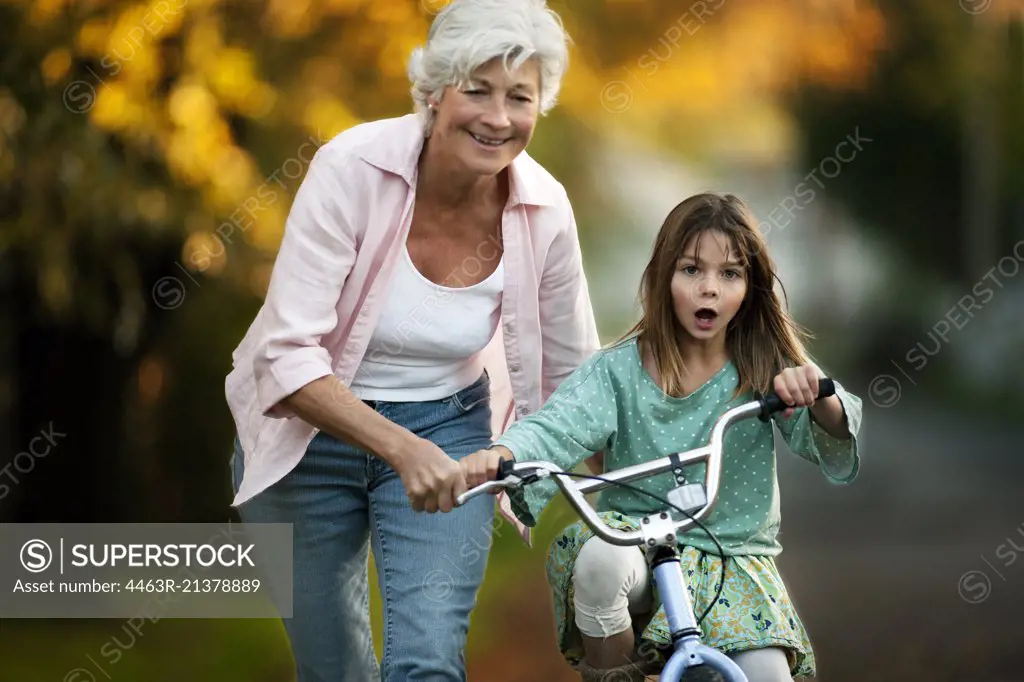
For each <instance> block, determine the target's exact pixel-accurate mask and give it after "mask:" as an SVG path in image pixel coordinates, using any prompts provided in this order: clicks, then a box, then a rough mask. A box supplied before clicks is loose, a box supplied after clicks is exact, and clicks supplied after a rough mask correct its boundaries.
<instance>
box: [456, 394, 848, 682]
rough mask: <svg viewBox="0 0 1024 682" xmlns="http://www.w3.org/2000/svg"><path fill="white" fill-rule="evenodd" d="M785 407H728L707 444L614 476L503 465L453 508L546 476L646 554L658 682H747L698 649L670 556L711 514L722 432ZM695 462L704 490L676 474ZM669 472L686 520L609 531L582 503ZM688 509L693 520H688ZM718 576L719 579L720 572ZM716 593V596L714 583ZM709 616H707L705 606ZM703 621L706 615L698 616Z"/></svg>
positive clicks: (776, 402) (763, 401) (758, 402)
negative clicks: (660, 617) (657, 637)
mask: <svg viewBox="0 0 1024 682" xmlns="http://www.w3.org/2000/svg"><path fill="white" fill-rule="evenodd" d="M834 394H835V384H834V382H833V381H832V380H831V379H828V378H825V379H820V380H819V381H818V399H821V398H827V397H829V396H831V395H834ZM787 407H789V406H788V405H786V404H785V403H783V402H782V399H781V398H779V396H778V395H777V394H774V393H772V394H770V395H768V396H763V397H755V399H754V400H752V401H750V402H748V403H745V404H743V405H739V406H738V407H734V408H732V409H731V410H729V411H727V412H726V413H725V414H723V415H722V416H721V417H719V418H718V420H717V421H716V422H715V425H714V427H713V428H712V431H711V442H710V443H709V444H708V445H705V446H703V447H700V448H695V449H693V450H689V451H687V452H682V453H675V454H672V455H668V456H667V457H662V458H661V459H657V460H653V461H651V462H644V463H642V464H635V465H633V466H630V467H626V468H624V469H618V470H616V471H613V472H609V473H607V474H605V475H603V476H583V475H580V474H574V473H569V472H566V471H563V470H562V469H561V468H559V467H558V466H556V465H554V464H551V463H550V462H543V461H532V462H511V461H508V460H505V461H503V462H502V466H501V468H500V470H499V471H498V474H497V477H496V479H495V480H493V481H487V482H486V483H483V484H481V485H479V486H476V487H475V488H471V489H470V490H467V491H466V492H464V493H463V494H462V495H459V496H458V498H457V499H456V504H457V505H460V506H461V505H463V504H465V503H466V502H468V501H469V500H471V499H473V498H474V497H477V496H478V495H483V494H485V493H489V492H491V491H493V490H497V489H501V488H516V487H522V486H525V485H529V484H531V483H536V482H537V481H541V480H545V479H548V478H552V477H553V478H554V481H555V483H556V484H557V485H558V487H559V488H560V489H561V490H562V492H563V493H564V494H565V496H566V497H567V498H568V500H569V502H570V503H571V504H572V506H573V507H574V508H575V509H576V511H577V513H578V514H579V515H580V516H581V517H582V518H583V520H584V521H585V522H586V524H587V525H588V526H589V527H590V529H591V530H593V532H594V534H596V535H597V536H598V537H600V538H602V539H604V540H605V541H606V542H609V543H611V544H613V545H618V546H622V547H633V546H642V547H644V548H645V550H646V554H647V560H648V563H649V564H650V566H651V568H652V571H653V574H654V583H655V585H656V589H657V591H658V593H659V594H660V596H661V599H662V603H663V605H664V608H665V616H666V618H667V620H668V624H669V629H670V631H671V637H672V649H673V652H672V655H671V656H670V657H669V659H668V661H666V663H665V666H664V667H663V668H662V670H661V674H660V678H659V679H660V681H661V682H680V680H681V679H682V677H683V675H684V674H686V671H687V670H689V669H690V668H695V667H698V666H706V667H707V668H710V669H711V670H714V671H715V672H717V673H719V674H720V675H721V676H722V677H723V679H724V680H725V682H747V677H746V675H744V674H743V671H742V670H740V668H739V666H738V665H736V663H735V662H734V661H733V660H732V659H731V658H729V657H728V656H726V655H725V654H723V653H722V652H720V651H718V650H717V649H714V648H712V647H710V646H707V645H706V644H704V643H702V642H701V632H700V629H699V628H698V621H697V619H696V618H695V617H694V613H693V606H692V605H691V603H690V596H689V594H688V592H687V590H686V582H685V579H684V578H683V571H682V568H681V566H680V560H679V552H678V551H677V550H676V538H677V536H678V535H679V534H680V533H684V532H686V531H688V530H690V529H691V528H693V527H694V526H695V525H696V526H700V527H701V528H704V527H703V526H702V525H701V524H700V519H702V518H705V517H706V516H707V515H708V514H709V513H711V510H712V508H713V507H714V504H715V501H716V500H717V497H718V486H719V474H720V472H721V460H722V443H723V440H724V437H725V432H726V430H727V429H728V428H729V427H730V426H732V425H733V424H736V423H737V422H740V421H743V420H744V419H750V418H752V417H757V418H758V419H760V420H761V421H762V422H767V421H768V419H769V418H770V417H771V415H772V414H775V413H776V412H781V411H783V410H785V409H786V408H787ZM701 461H706V462H707V464H706V467H705V472H704V484H703V485H702V484H701V483H686V482H685V480H684V478H683V467H685V466H687V465H690V464H696V463H698V462H701ZM669 471H672V472H673V473H674V474H675V476H676V480H677V482H681V485H680V486H679V487H677V488H675V489H673V490H672V491H671V492H669V494H668V501H667V504H668V505H669V506H670V507H672V508H673V509H675V510H677V511H680V512H682V513H683V515H685V516H686V518H685V519H682V520H676V519H674V518H673V517H672V513H671V511H663V512H660V513H658V514H652V515H649V516H645V517H643V518H642V519H641V523H640V530H633V531H622V530H614V529H612V528H610V527H609V526H608V525H607V524H605V523H604V522H603V521H602V520H601V519H600V518H599V517H598V515H597V511H596V510H595V509H594V508H593V507H592V506H591V505H590V503H589V502H587V500H586V498H585V497H584V495H587V494H590V493H596V492H599V491H601V490H604V489H605V488H608V487H610V486H612V485H622V484H626V483H628V482H629V481H635V480H638V479H642V478H647V477H651V476H657V475H660V474H663V473H667V472H669ZM570 477H578V478H584V479H588V480H585V481H583V482H581V483H579V484H573V483H572V482H570V481H569V478H570ZM663 501H664V500H663ZM694 510H696V513H691V512H693V511H694ZM704 530H705V531H706V530H707V529H704ZM709 535H710V533H709ZM712 537H713V536H712ZM716 544H717V541H716ZM722 571H723V578H724V572H725V568H724V565H723V569H722ZM719 591H721V583H720V584H719ZM712 603H714V602H712ZM708 610H710V606H709V607H708ZM706 614H707V612H705V615H706ZM702 619H703V616H702Z"/></svg>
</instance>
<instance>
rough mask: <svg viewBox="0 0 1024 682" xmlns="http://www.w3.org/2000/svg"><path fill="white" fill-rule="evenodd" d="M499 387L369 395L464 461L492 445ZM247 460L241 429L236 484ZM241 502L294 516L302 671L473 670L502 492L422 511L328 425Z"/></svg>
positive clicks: (258, 517) (308, 678) (246, 515)
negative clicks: (378, 629) (379, 638)
mask: <svg viewBox="0 0 1024 682" xmlns="http://www.w3.org/2000/svg"><path fill="white" fill-rule="evenodd" d="M489 397H490V384H489V380H488V378H487V375H486V374H484V375H483V376H482V377H481V378H480V379H479V380H477V381H476V382H475V383H474V384H473V385H472V386H469V387H468V388H465V389H463V390H462V391H459V392H458V393H456V394H454V395H452V396H450V397H448V398H444V399H442V400H435V401H427V402H415V403H391V402H381V401H377V402H369V403H368V404H369V405H370V406H371V407H374V408H375V409H376V410H377V412H379V413H380V414H382V415H383V416H385V417H387V418H388V419H390V420H391V421H393V422H395V423H397V424H399V425H401V426H404V427H405V428H407V429H409V430H410V431H412V432H413V433H415V434H416V435H418V436H420V437H422V438H426V439H428V440H430V441H432V442H433V443H435V444H436V445H437V446H438V447H440V448H441V449H442V450H444V451H445V452H446V453H447V454H448V455H449V456H451V457H452V458H454V459H456V460H458V459H461V458H462V457H464V456H466V455H468V454H470V453H472V452H475V451H476V450H479V449H482V448H486V447H489V446H490V445H491V431H490V420H491V410H490V403H489ZM243 462H244V457H242V454H241V450H240V446H239V443H238V441H237V439H236V441H235V452H234V456H233V457H232V471H233V476H234V486H235V490H236V491H237V489H238V486H239V484H240V483H241V480H242V471H243V466H244V465H243ZM238 511H239V514H240V516H241V517H242V521H243V522H245V523H292V524H294V525H293V543H294V544H293V558H294V564H293V592H292V594H293V617H292V618H284V619H283V622H284V626H285V630H286V631H287V633H288V638H289V640H290V642H291V646H292V653H293V655H294V657H295V662H296V667H297V670H298V680H299V682H348V681H350V680H351V682H367V680H372V679H376V678H377V677H378V676H379V677H380V679H381V680H384V681H385V682H409V681H411V680H445V681H447V680H460V681H463V680H465V679H466V672H465V657H464V654H463V649H464V647H465V643H466V635H467V632H468V629H469V616H470V612H471V611H472V610H473V607H474V606H475V605H476V597H477V591H478V588H479V586H480V583H481V582H482V581H483V577H484V570H485V568H486V564H487V555H488V552H489V550H490V545H491V532H492V529H493V523H494V519H495V514H494V511H495V502H494V498H493V497H492V496H490V495H483V496H481V497H478V498H476V499H474V500H472V501H471V502H470V503H469V504H467V505H466V506H464V507H459V508H456V509H455V510H453V511H452V512H451V513H448V514H444V513H440V512H439V513H436V514H428V513H425V512H414V511H413V510H412V507H411V506H410V504H409V499H408V498H407V497H406V494H405V488H404V487H403V486H402V481H401V479H400V478H399V477H398V474H397V473H395V471H394V470H393V469H392V468H391V467H390V466H388V465H387V464H386V463H385V462H384V461H383V460H381V459H379V458H377V457H375V456H373V455H370V454H368V453H367V452H365V451H363V450H360V449H358V448H356V447H354V446H351V445H348V444H346V443H343V442H341V441H339V440H337V439H336V438H333V437H332V436H330V435H327V434H325V433H323V432H320V433H318V434H317V436H316V437H315V438H314V439H313V440H312V442H311V443H310V444H309V447H308V448H307V449H306V453H305V455H304V456H303V458H302V460H301V461H300V462H299V464H298V465H297V466H296V467H295V469H293V470H292V471H291V472H290V473H289V474H288V475H287V476H285V477H284V478H283V479H281V480H280V481H278V482H277V483H276V484H274V485H273V486H271V487H270V488H268V489H267V490H265V491H263V492H262V493H260V494H258V495H257V496H255V497H253V498H252V499H250V500H248V501H246V502H245V503H243V504H242V505H241V506H240V507H239V509H238ZM370 545H372V547H373V556H374V562H375V564H376V567H377V578H378V581H379V584H380V588H381V594H382V597H383V601H384V656H383V661H382V665H381V666H380V667H378V665H377V657H376V654H375V653H374V649H373V640H372V634H371V631H370V616H369V586H368V583H367V564H368V556H369V555H368V546H370ZM268 577H269V576H268ZM269 587H270V588H271V591H273V585H270V586H269Z"/></svg>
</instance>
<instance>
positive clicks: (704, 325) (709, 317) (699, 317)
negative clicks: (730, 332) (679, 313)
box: [694, 308, 718, 331]
mask: <svg viewBox="0 0 1024 682" xmlns="http://www.w3.org/2000/svg"><path fill="white" fill-rule="evenodd" d="M694 317H695V318H696V323H697V329H701V330H703V331H708V330H710V329H711V328H712V327H714V326H715V320H716V319H718V313H717V312H715V311H714V310H712V309H711V308H700V309H698V310H697V312H696V313H694Z"/></svg>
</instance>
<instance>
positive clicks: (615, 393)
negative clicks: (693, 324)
mask: <svg viewBox="0 0 1024 682" xmlns="http://www.w3.org/2000/svg"><path fill="white" fill-rule="evenodd" d="M738 385H739V374H738V372H737V370H736V366H735V365H734V364H733V363H732V362H727V363H726V364H725V365H724V366H723V367H722V369H720V370H719V371H718V373H717V374H715V376H713V377H712V378H711V379H709V380H708V381H707V382H706V383H705V384H704V385H703V386H701V387H700V388H698V389H697V390H695V391H694V392H693V393H691V394H689V395H687V396H685V397H682V398H674V397H672V396H669V395H666V394H665V393H664V391H662V390H661V388H660V387H659V386H658V385H657V384H656V383H655V382H654V380H653V379H652V378H651V376H650V375H649V374H648V373H647V370H646V369H644V367H643V365H642V364H641V360H640V353H639V348H638V346H637V343H636V339H635V338H631V339H629V340H627V341H624V342H623V343H621V344H618V345H616V346H613V347H610V348H606V349H602V350H600V351H598V352H597V353H595V354H594V355H593V356H591V357H590V358H589V359H588V360H587V361H586V362H584V363H583V364H582V365H581V366H580V367H579V368H578V369H577V370H576V371H575V372H574V373H573V374H572V375H570V376H569V377H568V378H567V379H566V380H565V381H564V382H562V384H561V386H559V388H558V389H557V390H556V391H555V392H554V393H553V394H552V395H551V397H550V398H549V399H548V401H547V402H546V403H545V404H544V406H543V408H541V409H540V410H539V411H537V412H536V413H534V414H532V415H529V416H527V417H525V418H523V419H521V420H519V421H516V422H515V423H513V424H512V426H510V427H509V429H508V430H507V431H506V432H505V433H504V434H503V435H502V436H501V437H500V438H499V439H498V440H497V441H496V444H498V445H504V446H505V447H507V448H508V449H509V450H511V451H512V453H513V454H514V455H515V458H516V460H517V461H520V462H522V461H529V460H546V461H550V462H553V463H555V464H557V465H558V466H560V467H561V468H563V469H564V470H566V471H572V470H573V469H574V468H575V467H576V466H577V465H578V464H580V463H581V462H582V461H583V460H584V459H586V458H587V457H589V456H590V455H592V454H594V453H595V452H600V451H604V453H605V454H604V462H605V470H606V471H613V470H616V469H621V468H623V467H626V466H630V465H633V464H638V463H640V462H645V461H650V460H654V459H658V458H660V457H665V456H667V455H670V454H672V453H673V452H684V451H687V450H692V449H694V448H698V447H702V446H705V445H707V444H708V443H709V441H710V438H711V429H712V427H713V426H714V423H715V420H717V419H718V418H719V417H720V416H721V415H722V414H723V413H725V412H726V411H727V410H729V409H730V408H733V407H736V406H737V405H740V404H742V403H745V402H748V401H750V400H752V399H753V393H750V392H748V393H746V394H741V395H740V396H738V397H736V398H733V397H732V396H733V394H734V393H735V391H736V388H737V386H738ZM836 395H837V396H838V397H839V400H840V402H841V403H842V405H843V409H844V410H845V412H846V420H847V425H848V428H849V430H850V434H851V437H850V438H849V439H846V440H840V439H837V438H834V437H832V436H830V435H829V434H828V433H826V432H825V431H824V429H822V428H821V427H820V426H819V425H818V424H817V423H816V422H814V421H813V420H812V418H811V414H810V411H809V410H808V409H807V408H799V409H797V410H796V411H795V412H794V414H793V415H792V416H791V417H790V418H789V419H783V418H782V416H781V415H775V416H774V417H773V419H772V423H774V424H775V425H776V426H778V429H779V432H780V433H781V434H782V437H783V438H784V439H785V440H786V443H787V444H788V445H789V448H790V450H791V451H792V452H793V453H794V454H796V455H799V456H800V457H803V458H804V459H806V460H808V461H810V462H812V463H814V464H816V465H818V466H819V467H820V468H821V471H822V473H823V474H824V475H825V477H826V478H827V479H828V480H829V481H831V482H833V483H836V484H847V483H850V482H852V481H853V480H854V478H855V477H856V476H857V470H858V468H859V463H860V460H859V456H858V452H857V433H858V431H859V429H860V421H861V400H860V398H858V397H856V396H854V395H852V394H851V393H849V392H847V391H846V390H845V389H844V388H843V387H842V386H841V385H840V384H839V382H836ZM772 423H764V422H761V421H760V420H758V419H749V420H744V421H742V422H738V423H736V424H734V425H733V426H732V427H731V428H730V429H729V430H728V431H727V432H726V436H725V443H724V448H723V451H722V469H721V483H720V487H719V494H718V500H717V502H716V503H715V507H714V509H713V510H712V512H711V514H709V515H708V517H707V518H706V519H704V521H703V523H704V525H705V526H706V527H707V528H708V529H709V530H711V531H712V532H713V533H714V534H715V535H716V537H717V538H718V541H719V542H720V543H721V544H722V547H723V549H724V550H725V553H726V554H727V555H739V554H756V555H776V554H778V553H779V552H780V551H782V547H781V545H780V544H779V542H778V538H777V535H778V530H779V522H780V516H779V484H778V479H777V476H776V464H775V442H774V433H773V429H772ZM704 468H705V465H704V464H703V463H698V464H693V465H690V466H689V467H687V469H686V471H685V475H686V477H687V479H688V480H689V481H694V482H696V481H701V482H703V476H704ZM632 485H634V486H637V487H639V488H642V489H643V490H646V491H648V492H651V493H654V494H655V495H658V496H660V497H662V498H665V497H666V496H667V495H668V493H669V491H670V490H672V489H673V488H674V487H676V485H677V484H676V482H675V479H674V477H673V476H672V475H671V474H668V473H666V474H662V475H660V476H657V477H654V478H648V479H645V480H639V481H634V482H633V483H632ZM561 494H562V493H561V491H560V490H559V489H558V487H557V486H556V485H555V483H554V482H553V481H543V482H539V483H534V484H532V485H530V486H527V487H526V489H525V491H523V492H522V493H515V494H514V495H513V500H512V501H513V504H512V507H513V510H514V511H515V513H516V515H517V516H518V517H519V518H520V520H521V521H522V522H523V523H524V524H526V525H528V526H534V525H536V519H537V518H538V517H539V515H540V512H541V511H542V510H543V509H544V507H545V506H547V504H548V503H549V502H550V501H551V499H552V498H553V497H554V496H555V495H561ZM595 506H596V509H597V510H598V511H617V512H620V513H623V514H626V515H629V516H636V517H642V516H644V515H647V514H651V513H657V512H660V511H663V510H664V509H665V505H664V504H661V503H659V502H658V501H656V500H654V499H653V498H651V497H648V496H647V495H642V494H640V493H638V492H634V491H631V490H626V489H624V488H615V487H612V488H608V489H606V490H605V491H603V492H602V493H601V494H600V497H599V501H598V503H597V504H596V505H595ZM674 515H675V516H677V517H678V512H676V513H675V514H674ZM680 541H681V543H682V544H684V545H690V546H692V547H695V548H697V549H700V550H702V551H705V552H713V553H717V548H716V547H715V545H714V543H713V542H712V541H711V539H710V538H709V537H708V535H707V534H706V533H705V532H704V531H703V530H701V529H700V528H694V529H692V530H690V531H688V532H687V533H686V534H684V535H683V536H681V537H680Z"/></svg>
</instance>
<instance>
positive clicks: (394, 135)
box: [358, 114, 557, 206]
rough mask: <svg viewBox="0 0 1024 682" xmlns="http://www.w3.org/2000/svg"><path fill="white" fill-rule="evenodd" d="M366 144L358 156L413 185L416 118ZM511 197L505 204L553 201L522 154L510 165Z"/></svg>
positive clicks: (396, 122)
mask: <svg viewBox="0 0 1024 682" xmlns="http://www.w3.org/2000/svg"><path fill="white" fill-rule="evenodd" d="M388 123H390V124H391V125H386V126H383V127H382V128H381V129H380V131H379V133H378V134H377V135H372V136H371V137H370V139H368V140H367V144H363V145H361V148H360V149H359V152H358V153H359V156H360V157H361V158H363V159H364V160H365V161H367V162H368V163H370V164H372V165H374V166H376V167H377V168H380V169H381V170H385V171H388V172H390V173H394V174H395V175H399V176H401V177H402V178H403V179H404V180H405V181H406V182H407V183H408V184H409V186H410V187H412V186H413V184H414V183H415V181H416V165H417V162H418V161H419V156H420V152H421V151H422V150H423V140H424V139H425V138H424V137H423V126H422V123H421V121H420V117H419V116H418V115H417V114H406V115H405V116H402V117H400V118H396V119H391V120H390V121H388ZM510 168H511V176H512V183H511V184H512V187H511V196H510V197H509V204H510V205H512V206H516V205H518V204H528V205H531V206H555V205H556V203H557V197H556V195H555V193H554V192H553V191H552V186H551V185H552V184H553V183H548V182H544V179H545V178H544V175H545V174H546V172H545V171H544V169H543V168H542V167H541V166H540V164H538V163H537V162H536V161H534V160H533V158H531V157H530V156H529V155H528V154H527V153H526V152H525V151H523V152H520V153H519V155H518V156H517V157H516V158H515V159H514V160H513V161H512V164H511V166H510Z"/></svg>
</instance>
